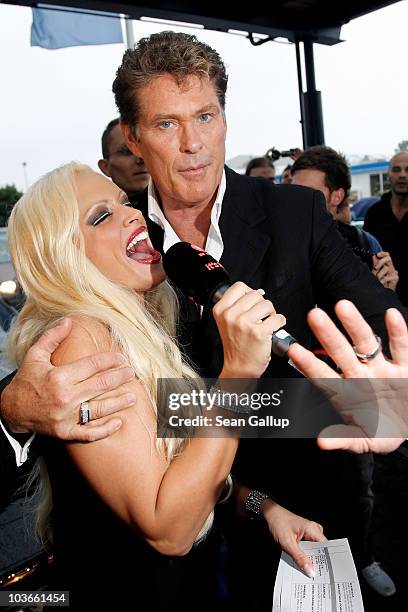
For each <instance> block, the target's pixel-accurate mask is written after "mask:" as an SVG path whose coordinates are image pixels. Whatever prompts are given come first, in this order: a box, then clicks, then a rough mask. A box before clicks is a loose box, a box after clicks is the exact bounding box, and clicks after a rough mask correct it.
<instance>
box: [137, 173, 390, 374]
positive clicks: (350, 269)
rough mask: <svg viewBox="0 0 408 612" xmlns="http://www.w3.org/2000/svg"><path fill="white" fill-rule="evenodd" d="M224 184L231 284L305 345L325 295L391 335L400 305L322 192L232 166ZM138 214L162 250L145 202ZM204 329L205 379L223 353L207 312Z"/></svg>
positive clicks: (281, 365) (278, 364)
mask: <svg viewBox="0 0 408 612" xmlns="http://www.w3.org/2000/svg"><path fill="white" fill-rule="evenodd" d="M226 179H227V187H226V192H225V196H224V200H223V204H222V212H221V217H220V221H219V226H220V230H221V234H222V237H223V242H224V251H223V254H222V257H221V263H222V264H223V265H224V267H225V268H226V270H227V271H228V273H229V275H230V276H231V278H232V280H233V281H237V280H241V281H244V282H245V283H247V284H248V285H249V286H251V287H254V288H260V287H261V288H263V289H264V290H265V291H266V296H265V297H266V298H268V299H270V300H272V302H273V304H274V306H275V309H276V311H277V312H279V313H282V314H284V315H285V317H286V320H287V324H286V329H287V330H288V331H290V333H291V334H292V335H293V336H294V337H295V338H296V339H297V340H299V342H300V343H301V344H303V345H304V346H306V347H309V346H310V340H311V334H310V330H309V328H308V326H307V323H306V315H307V313H308V312H309V310H310V309H311V308H313V307H314V306H315V304H316V303H318V302H319V303H322V301H323V300H322V296H324V298H325V301H326V302H330V303H335V302H337V301H338V300H340V299H342V298H345V299H349V300H351V301H353V302H354V303H355V304H356V305H357V307H358V308H359V310H360V311H361V313H362V314H363V315H364V317H365V318H366V319H367V321H368V322H369V323H370V325H371V326H372V327H373V328H374V329H375V330H376V333H377V334H378V335H381V336H383V337H384V338H385V337H386V334H385V327H384V311H385V310H386V309H387V308H389V307H391V306H395V307H397V308H400V307H401V304H400V302H399V301H398V299H397V298H396V296H395V293H394V292H392V291H389V290H385V289H384V288H383V287H382V285H381V284H380V283H379V282H378V281H377V280H376V279H375V278H374V276H373V275H372V274H371V273H370V272H369V270H368V268H367V266H365V265H363V264H362V263H361V262H360V260H359V259H358V258H357V257H356V256H355V255H354V253H353V251H352V249H351V248H350V247H349V246H348V245H347V244H346V243H345V241H344V239H343V238H342V236H341V235H340V234H339V232H338V231H337V229H336V224H335V222H334V221H333V220H332V218H331V217H330V215H329V214H328V213H327V212H326V207H325V204H324V199H323V196H322V194H321V193H320V192H318V191H315V190H312V189H309V188H307V187H297V186H293V185H273V184H272V183H271V182H270V181H267V180H259V179H255V178H253V177H246V176H241V175H239V174H237V173H235V172H233V171H232V170H230V169H229V168H226ZM145 194H146V192H145ZM138 208H140V210H141V211H142V212H143V215H144V217H145V219H146V222H147V226H148V230H149V234H150V237H151V239H152V241H153V244H154V245H155V247H156V248H157V249H158V250H161V249H162V246H163V231H162V230H161V228H160V227H159V226H158V225H157V224H155V223H153V222H152V221H151V220H150V219H149V218H148V214H147V197H145V198H144V199H141V200H139V203H138ZM201 327H204V328H205V337H206V342H205V345H202V346H201V349H200V353H201V355H200V357H199V365H200V366H201V367H202V369H203V371H204V373H205V374H207V375H209V376H211V375H217V374H218V373H219V371H220V369H221V367H222V347H221V344H220V339H219V336H218V333H217V331H216V328H215V325H214V324H213V321H212V319H211V316H210V315H209V314H208V313H204V322H203V323H202V325H201ZM203 352H204V355H203V354H202V353H203ZM270 370H271V371H270V374H271V375H272V376H282V375H286V374H287V373H288V372H289V371H290V369H289V368H288V367H287V365H286V362H285V361H283V360H279V359H276V360H275V359H274V360H273V361H272V363H271V366H270ZM272 370H273V371H272Z"/></svg>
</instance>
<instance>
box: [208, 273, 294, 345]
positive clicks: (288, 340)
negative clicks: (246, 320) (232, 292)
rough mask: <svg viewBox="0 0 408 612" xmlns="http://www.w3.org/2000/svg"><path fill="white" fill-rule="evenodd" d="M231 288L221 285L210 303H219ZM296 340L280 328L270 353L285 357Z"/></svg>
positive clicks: (226, 284)
mask: <svg viewBox="0 0 408 612" xmlns="http://www.w3.org/2000/svg"><path fill="white" fill-rule="evenodd" d="M229 287H231V283H228V282H226V283H223V284H222V285H220V286H219V287H217V289H216V290H215V291H214V293H213V295H212V298H211V301H212V302H213V304H216V303H217V302H219V301H220V299H221V298H222V296H223V295H224V293H225V292H226V291H227V289H229ZM294 342H297V340H296V339H295V338H294V337H293V336H291V335H290V334H289V333H288V332H287V331H286V330H285V329H283V328H281V329H278V331H276V332H273V334H272V353H274V354H275V355H277V356H278V357H287V354H288V350H289V347H290V345H291V344H293V343H294Z"/></svg>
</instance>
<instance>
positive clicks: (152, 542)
mask: <svg viewBox="0 0 408 612" xmlns="http://www.w3.org/2000/svg"><path fill="white" fill-rule="evenodd" d="M127 204H128V202H127V197H126V195H125V194H124V193H123V192H122V191H121V190H120V189H119V188H118V187H117V186H116V185H114V184H113V183H111V182H110V181H108V180H107V179H106V178H104V177H102V176H101V175H98V174H96V173H95V172H93V171H92V170H91V169H90V168H88V167H86V166H83V165H80V164H76V163H71V164H68V165H66V166H63V167H61V168H59V169H57V170H54V171H53V172H51V173H49V174H48V175H46V176H45V177H44V178H43V179H41V180H40V181H38V182H37V183H36V184H35V185H33V186H32V187H31V188H30V189H29V190H28V192H27V193H26V194H25V195H24V196H23V198H21V200H20V201H19V202H18V203H17V205H16V206H15V208H14V210H13V213H12V215H11V217H10V222H9V242H10V252H11V255H12V259H13V263H14V265H15V268H16V272H17V275H18V278H19V280H20V282H21V284H22V287H23V289H24V291H25V293H26V295H27V302H26V305H25V306H24V308H23V309H22V311H21V313H20V314H19V316H18V318H17V320H16V322H15V324H14V327H13V329H12V332H11V334H10V337H9V355H10V357H12V358H13V359H14V361H15V362H16V364H17V366H18V365H19V364H20V363H21V362H22V360H23V358H24V356H25V354H26V353H27V351H28V350H29V348H30V347H31V346H32V345H33V343H35V342H36V340H37V339H38V338H39V337H40V335H41V334H43V332H44V331H46V330H47V329H48V328H49V327H50V326H52V325H53V324H55V322H57V321H59V320H60V319H61V317H65V316H68V317H70V318H71V320H72V321H73V325H72V330H71V332H70V334H69V336H68V337H67V339H66V340H65V341H64V342H63V343H62V344H61V345H60V346H59V347H58V348H57V350H56V351H55V353H54V354H53V362H54V364H55V365H64V364H69V363H72V362H74V361H76V360H78V359H79V358H81V357H86V356H89V355H94V354H97V353H98V352H101V351H116V352H117V351H119V352H121V353H122V354H123V356H124V357H125V359H126V362H127V363H128V365H129V366H130V368H132V369H133V370H134V372H135V375H136V377H135V379H134V380H133V381H132V382H129V383H128V384H127V385H124V388H125V390H126V389H127V390H128V391H129V392H132V393H135V394H136V397H137V401H136V404H135V405H134V406H132V407H129V408H125V409H123V410H122V411H121V412H120V418H121V420H122V422H123V425H122V427H121V428H120V429H119V430H118V431H117V432H116V433H114V434H113V435H112V436H110V437H109V438H106V439H103V440H99V441H96V442H92V443H89V444H81V443H67V444H65V446H64V444H63V443H62V442H61V441H58V440H54V439H51V438H49V439H46V440H44V443H43V456H44V458H45V463H46V467H47V471H48V475H49V481H50V483H51V489H52V497H53V512H52V515H51V516H52V519H51V521H50V516H49V504H48V508H47V503H46V498H47V495H46V493H47V485H46V479H45V475H44V471H42V480H43V484H44V490H45V494H44V503H43V506H42V507H41V508H40V512H39V525H40V530H41V531H42V533H43V534H45V533H49V529H48V527H51V528H52V531H53V547H54V555H55V568H56V577H55V584H53V585H52V587H53V588H60V589H64V590H69V591H70V593H71V603H70V605H71V608H72V609H91V607H92V609H98V610H99V609H107V608H110V609H114V610H121V609H124V606H130V605H131V604H132V605H131V607H129V609H134V610H138V609H139V606H141V607H140V609H145V608H144V607H143V606H145V605H146V604H148V605H150V608H149V609H152V610H153V609H154V610H157V609H166V610H176V609H177V610H180V609H184V608H186V609H187V608H190V607H191V606H193V607H194V609H196V610H197V609H203V610H209V609H215V608H213V607H212V605H213V604H211V603H209V602H213V601H215V599H216V595H215V592H216V583H217V579H216V576H217V566H216V562H217V557H216V556H215V555H214V554H213V550H216V549H217V548H216V546H215V547H214V548H213V543H214V542H215V540H216V538H215V535H214V531H215V530H213V531H212V533H211V534H210V535H209V531H210V527H211V523H212V519H213V509H214V506H215V505H216V503H217V501H218V500H219V498H220V496H221V494H222V492H223V490H224V487H225V483H226V480H227V477H228V475H229V471H230V468H231V465H232V461H233V459H234V456H235V452H236V449H237V444H238V441H237V439H234V438H225V439H220V438H218V439H217V438H214V439H211V438H202V439H199V438H195V439H190V440H188V441H185V440H178V439H168V440H162V441H159V440H157V438H156V410H157V409H156V394H157V388H156V386H157V385H156V381H157V379H158V378H166V379H174V380H175V385H176V381H178V382H177V391H182V390H185V391H188V390H189V389H191V386H192V384H194V383H195V382H196V381H197V375H196V374H195V372H194V371H193V370H192V369H191V367H190V366H189V365H188V364H187V363H186V362H185V361H184V360H183V358H182V356H181V354H180V351H179V349H178V347H177V345H176V343H175V341H174V339H173V336H174V334H175V315H176V302H175V298H174V295H173V292H172V290H171V288H170V287H169V285H168V284H167V283H166V281H165V274H164V271H163V268H162V264H161V257H160V254H159V253H158V252H157V251H155V250H154V249H153V247H152V244H151V242H150V240H149V238H148V235H147V231H146V227H145V222H144V219H143V217H142V215H141V213H140V211H138V210H135V209H133V208H131V207H129V206H127ZM214 317H215V319H216V322H217V326H218V329H219V332H220V335H221V338H222V342H223V347H224V366H223V369H222V372H221V374H220V377H219V384H221V385H222V379H224V378H239V377H241V378H257V377H259V376H260V375H261V374H262V373H263V371H264V370H265V368H266V367H267V365H268V362H269V358H270V339H271V334H272V332H273V331H274V330H276V329H278V328H279V327H281V326H282V325H283V324H284V317H283V316H282V315H279V314H276V313H275V311H274V308H273V306H272V304H271V302H269V301H267V300H265V299H264V298H263V297H262V295H261V293H260V292H258V291H254V290H251V289H250V288H249V287H247V286H246V285H244V284H243V283H236V284H235V285H233V286H232V287H231V288H230V289H229V290H228V291H227V292H226V294H225V296H224V297H223V299H222V300H221V301H220V302H219V303H218V304H217V306H216V307H215V308H214ZM248 354H249V355H251V360H250V362H249V361H248V360H247V355H248ZM180 381H182V382H180ZM48 493H49V487H48ZM237 497H238V499H240V498H241V497H242V494H241V495H238V496H237ZM282 511H283V509H282ZM285 512H286V511H285ZM288 514H290V513H288ZM281 517H282V515H281ZM284 517H285V519H286V518H288V517H287V516H286V515H284ZM293 517H294V515H291V516H290V520H291V521H292V523H291V524H290V529H291V531H292V533H293V534H296V536H299V535H300V537H301V536H302V535H303V534H306V535H308V533H307V532H308V530H309V531H311V532H313V533H311V534H309V536H310V537H311V538H313V539H321V538H322V532H321V529H319V528H318V526H314V524H312V523H310V521H304V519H300V517H294V518H295V519H296V520H297V519H299V521H303V523H296V525H294V524H293ZM47 521H48V523H47ZM289 522H290V521H286V523H285V528H286V529H288V524H289ZM313 530H314V531H313ZM205 536H207V537H205ZM277 537H278V538H279V534H278V535H277ZM293 537H295V535H294V536H293ZM196 542H198V544H197V546H195V547H194V549H193V551H192V553H191V554H189V555H187V553H188V552H189V551H190V550H191V549H192V547H193V545H194V543H196ZM185 555H187V556H185ZM184 556H185V557H184ZM193 593H194V603H193V602H192V601H191V598H192V597H193ZM132 602H133V603H132ZM209 606H211V607H209ZM126 609H127V608H126Z"/></svg>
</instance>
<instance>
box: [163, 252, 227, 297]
mask: <svg viewBox="0 0 408 612" xmlns="http://www.w3.org/2000/svg"><path fill="white" fill-rule="evenodd" d="M163 267H164V269H165V271H166V274H167V276H168V277H169V280H170V281H171V282H172V283H173V284H174V285H176V287H178V288H179V289H181V291H183V293H185V294H186V295H187V296H189V297H192V298H193V299H194V301H195V302H197V304H202V305H203V306H205V305H207V304H209V303H213V301H214V299H213V298H214V295H215V293H216V292H217V291H218V289H220V287H223V286H228V285H230V284H231V281H230V278H229V276H228V274H227V272H226V271H225V268H224V267H223V266H222V265H221V264H220V263H219V262H218V261H217V260H216V259H214V257H211V255H209V254H208V253H206V252H205V251H204V250H203V249H201V248H200V247H198V246H195V245H193V244H190V243H189V242H177V243H176V244H173V246H171V247H170V248H169V249H168V251H167V253H165V254H164V255H163Z"/></svg>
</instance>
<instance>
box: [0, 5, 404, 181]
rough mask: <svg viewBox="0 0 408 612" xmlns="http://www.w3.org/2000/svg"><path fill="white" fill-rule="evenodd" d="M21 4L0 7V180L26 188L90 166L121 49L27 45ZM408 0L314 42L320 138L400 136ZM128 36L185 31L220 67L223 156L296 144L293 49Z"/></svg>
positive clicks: (107, 115) (361, 147) (218, 38)
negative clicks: (73, 165)
mask: <svg viewBox="0 0 408 612" xmlns="http://www.w3.org/2000/svg"><path fill="white" fill-rule="evenodd" d="M31 20H32V18H31V9H29V8H26V7H20V6H10V5H6V4H0V83H1V90H0V91H1V94H0V116H1V128H0V137H1V139H0V142H1V164H0V186H1V185H5V184H15V185H16V186H17V187H18V188H19V189H22V190H23V189H24V188H25V186H26V183H27V184H30V183H32V182H33V181H35V180H37V179H38V178H39V177H40V176H41V175H42V174H44V173H45V172H47V171H49V170H51V169H53V168H55V167H56V166H58V165H60V164H63V163H66V162H69V161H71V160H78V161H81V162H84V163H87V164H89V165H91V166H92V167H93V168H95V169H97V165H96V164H97V161H98V159H99V158H100V156H101V153H100V138H101V134H102V132H103V129H104V127H105V126H106V124H107V123H108V122H109V121H110V120H111V119H112V118H114V117H115V116H117V112H116V108H115V104H114V100H113V95H112V92H111V86H112V81H113V78H114V75H115V71H116V69H117V67H118V66H119V64H120V63H121V58H122V55H123V52H124V50H125V48H124V45H121V44H112V45H98V46H84V47H71V48H67V49H59V50H55V51H50V50H47V49H41V48H38V47H30V26H31ZM407 25H408V0H402V1H400V2H397V3H396V4H393V5H391V6H389V7H386V8H384V9H381V10H379V11H376V12H374V13H371V14H369V15H366V16H364V17H361V18H359V19H356V20H353V21H352V22H350V23H349V24H347V25H346V26H344V27H343V29H342V34H341V38H342V39H343V40H344V42H342V43H340V44H338V45H335V46H331V47H329V46H325V45H315V46H314V53H315V71H316V86H317V89H319V90H321V92H322V100H323V114H324V128H325V140H326V144H328V145H330V146H332V147H333V148H335V149H337V150H338V151H342V152H343V153H345V154H346V155H348V156H353V155H356V156H363V155H365V154H368V155H373V156H384V157H387V158H388V157H391V155H392V153H393V152H394V149H395V148H396V147H397V144H398V143H399V142H400V141H401V140H406V139H408V119H407V116H408V113H407V98H408V86H407V78H406V58H407V42H406V35H407ZM133 28H134V35H135V38H136V40H137V39H138V38H140V37H141V36H146V35H149V34H151V33H153V32H157V31H160V30H164V29H174V30H179V31H180V30H181V31H186V32H189V33H194V34H196V35H197V36H198V38H199V39H200V40H203V41H204V42H206V43H208V44H210V45H211V46H212V47H214V48H215V49H216V50H217V51H218V52H219V53H220V55H221V57H222V58H223V60H224V61H225V63H226V66H227V70H228V73H229V85H228V92H227V107H226V113H227V123H228V136H227V159H230V158H233V157H235V156H238V155H253V156H259V155H263V154H264V153H265V152H266V151H267V149H269V148H270V147H272V146H275V147H276V148H278V149H280V150H283V149H289V148H294V147H298V146H299V147H301V146H302V138H301V128H300V111H299V95H298V88H297V75H296V59H295V46H294V45H292V44H286V43H274V42H268V43H266V44H264V45H261V46H259V47H254V46H252V45H251V44H250V43H249V41H248V40H247V39H245V38H244V37H242V36H236V35H231V34H226V33H222V32H212V31H208V30H203V31H201V30H197V29H194V30H193V29H192V28H188V27H182V28H176V27H171V28H170V27H169V26H168V25H167V26H163V25H158V24H157V23H147V22H141V21H133Z"/></svg>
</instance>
